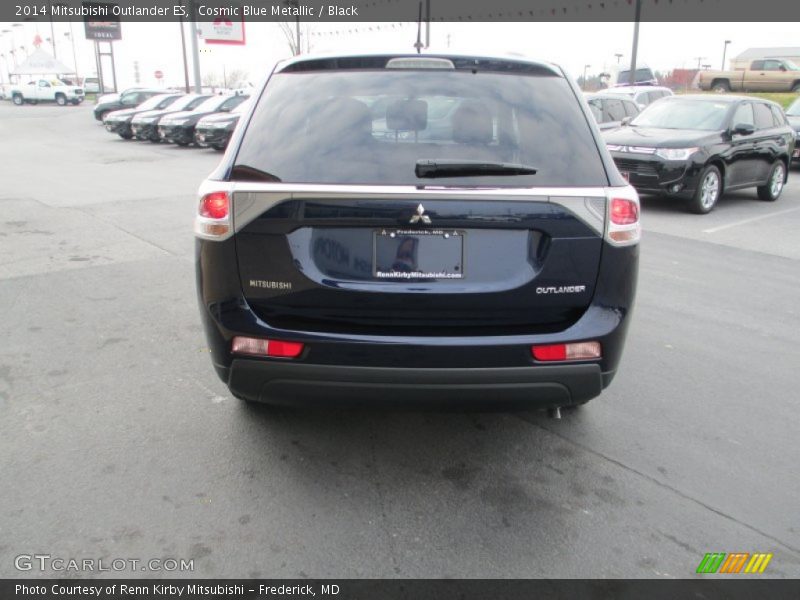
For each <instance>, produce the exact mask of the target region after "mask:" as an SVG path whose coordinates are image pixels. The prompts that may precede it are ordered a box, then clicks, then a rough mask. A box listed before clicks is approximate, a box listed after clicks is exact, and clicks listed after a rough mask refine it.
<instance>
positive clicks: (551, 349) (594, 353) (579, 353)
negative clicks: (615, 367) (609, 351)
mask: <svg viewBox="0 0 800 600" xmlns="http://www.w3.org/2000/svg"><path fill="white" fill-rule="evenodd" d="M531 354H533V358H535V359H536V360H539V361H542V362H562V361H568V360H590V359H593V358H602V356H603V353H602V350H601V348H600V342H576V343H573V344H547V345H542V346H532V347H531Z"/></svg>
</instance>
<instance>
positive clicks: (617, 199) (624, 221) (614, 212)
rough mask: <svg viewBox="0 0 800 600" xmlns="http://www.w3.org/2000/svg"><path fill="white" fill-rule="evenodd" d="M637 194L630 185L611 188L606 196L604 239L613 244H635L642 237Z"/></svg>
mask: <svg viewBox="0 0 800 600" xmlns="http://www.w3.org/2000/svg"><path fill="white" fill-rule="evenodd" d="M639 216H640V206H639V196H638V194H637V193H636V190H634V189H633V188H632V187H630V186H628V187H627V188H613V189H610V190H609V196H608V218H607V219H606V220H607V225H606V240H607V241H608V242H610V243H611V244H613V245H615V246H629V245H632V244H636V243H638V242H639V240H640V239H641V237H642V225H641V222H640V221H639Z"/></svg>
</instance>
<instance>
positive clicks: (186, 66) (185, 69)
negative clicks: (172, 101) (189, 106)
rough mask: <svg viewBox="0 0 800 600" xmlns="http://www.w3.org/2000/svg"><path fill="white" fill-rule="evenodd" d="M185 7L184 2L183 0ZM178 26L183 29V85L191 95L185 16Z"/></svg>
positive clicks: (181, 18) (180, 18)
mask: <svg viewBox="0 0 800 600" xmlns="http://www.w3.org/2000/svg"><path fill="white" fill-rule="evenodd" d="M181 6H183V0H181ZM178 25H179V26H180V28H181V53H182V54H183V85H184V90H186V93H187V94H188V93H189V61H188V59H187V58H186V32H185V31H184V30H183V15H181V16H180V17H179V19H178Z"/></svg>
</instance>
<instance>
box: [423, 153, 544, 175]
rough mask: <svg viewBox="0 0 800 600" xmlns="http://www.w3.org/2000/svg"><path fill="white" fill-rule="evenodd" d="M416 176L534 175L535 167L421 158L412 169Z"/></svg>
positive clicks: (480, 161) (479, 161)
mask: <svg viewBox="0 0 800 600" xmlns="http://www.w3.org/2000/svg"><path fill="white" fill-rule="evenodd" d="M414 172H415V173H416V175H417V177H420V178H430V179H433V178H435V177H459V176H462V177H468V176H472V175H535V174H536V168H535V167H531V166H529V165H518V164H515V163H502V162H485V161H482V160H454V159H443V158H437V159H432V160H431V159H421V160H418V161H417V166H416V168H415V169H414Z"/></svg>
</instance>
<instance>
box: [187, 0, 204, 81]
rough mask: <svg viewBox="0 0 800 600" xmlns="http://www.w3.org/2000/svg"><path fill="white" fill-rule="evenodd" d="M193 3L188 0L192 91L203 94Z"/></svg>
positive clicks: (191, 0)
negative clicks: (192, 71) (192, 72)
mask: <svg viewBox="0 0 800 600" xmlns="http://www.w3.org/2000/svg"><path fill="white" fill-rule="evenodd" d="M194 17H195V15H194V2H193V0H189V19H191V20H190V21H189V35H191V38H192V40H191V41H192V63H193V66H194V91H195V92H197V93H198V94H201V93H202V92H203V82H202V81H200V50H199V49H198V47H197V22H196V21H195V20H194Z"/></svg>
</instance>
